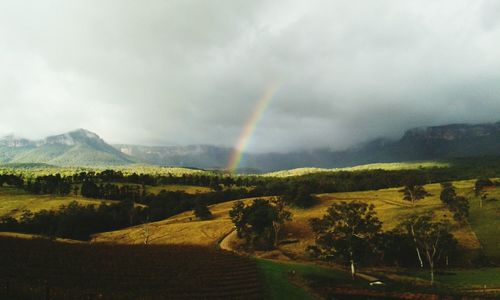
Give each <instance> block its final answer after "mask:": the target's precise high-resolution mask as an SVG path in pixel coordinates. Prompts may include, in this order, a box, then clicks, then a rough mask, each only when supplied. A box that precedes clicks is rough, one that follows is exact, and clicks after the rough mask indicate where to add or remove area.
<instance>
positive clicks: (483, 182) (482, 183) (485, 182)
mask: <svg viewBox="0 0 500 300" xmlns="http://www.w3.org/2000/svg"><path fill="white" fill-rule="evenodd" d="M493 185H494V184H493V182H492V181H491V180H490V179H489V178H479V179H478V180H476V183H475V184H474V192H475V193H476V196H480V195H481V192H482V191H483V189H484V188H485V187H488V186H493Z"/></svg>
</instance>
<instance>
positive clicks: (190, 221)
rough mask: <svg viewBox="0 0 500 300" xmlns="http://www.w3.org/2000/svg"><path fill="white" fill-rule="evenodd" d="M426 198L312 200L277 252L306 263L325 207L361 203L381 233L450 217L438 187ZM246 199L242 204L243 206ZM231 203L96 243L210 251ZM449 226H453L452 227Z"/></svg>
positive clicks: (468, 239) (226, 225)
mask: <svg viewBox="0 0 500 300" xmlns="http://www.w3.org/2000/svg"><path fill="white" fill-rule="evenodd" d="M455 186H456V187H457V191H458V193H459V194H467V195H470V193H471V192H472V186H473V181H460V182H456V183H455ZM425 187H426V189H427V190H428V191H429V192H430V193H431V194H432V196H430V197H427V198H426V199H424V200H422V201H420V202H418V203H417V205H416V207H412V206H411V205H410V204H409V203H408V202H407V201H404V200H402V197H401V193H399V192H398V190H399V189H398V188H391V189H384V190H378V191H365V192H349V193H332V194H321V195H318V196H319V199H320V202H319V204H317V205H316V206H314V207H312V208H310V209H291V211H292V213H293V221H292V222H290V223H288V224H287V225H286V226H285V228H284V232H283V234H284V237H285V238H286V239H289V240H297V242H296V243H290V244H286V245H282V246H281V251H282V252H283V253H285V254H286V255H288V256H290V257H295V258H303V259H306V258H307V256H306V253H305V249H306V247H307V246H308V245H312V244H313V243H314V235H313V232H312V231H311V229H310V228H309V225H308V220H309V219H310V218H313V217H321V216H322V215H323V214H324V213H325V211H326V209H327V207H329V206H330V205H331V204H333V203H335V202H338V201H354V200H359V201H365V202H368V203H371V204H374V205H375V209H376V211H377V214H378V216H379V218H380V219H381V220H382V221H383V222H384V229H392V228H393V227H394V226H396V225H397V224H398V223H399V222H401V221H403V220H404V219H405V218H406V217H407V216H408V215H410V214H411V213H414V212H415V211H416V212H424V211H433V212H434V213H435V215H436V216H441V217H442V216H444V215H446V216H447V217H446V218H449V217H450V213H449V211H448V210H447V209H446V208H445V207H444V206H443V205H442V203H441V201H440V200H439V193H440V189H441V188H440V185H439V184H429V185H426V186H425ZM251 200H252V199H246V200H245V201H246V202H249V201H251ZM232 205H233V202H227V203H221V204H217V205H213V206H211V207H210V210H211V211H212V213H213V219H211V220H208V221H198V220H196V218H195V217H194V216H193V214H192V212H186V213H182V214H179V215H177V216H174V217H171V218H169V219H167V220H164V221H160V222H155V223H151V224H148V225H146V226H136V227H132V228H127V229H123V230H118V231H114V232H107V233H101V234H96V235H95V236H94V241H96V242H112V243H126V244H141V243H143V242H144V237H145V232H146V231H147V232H148V235H149V242H150V243H152V244H181V245H186V244H194V245H204V246H213V245H216V244H217V243H218V242H219V241H220V240H221V239H223V238H224V237H225V236H226V235H227V234H229V233H230V232H232V230H233V224H232V223H231V220H230V219H229V215H228V213H229V210H230V209H231V207H232ZM452 222H454V221H452ZM454 234H455V236H456V237H457V238H458V240H459V244H460V246H461V247H462V248H463V249H464V255H466V256H470V255H477V253H478V251H479V249H480V242H479V240H478V239H477V237H476V235H475V234H474V232H472V231H471V230H470V229H467V228H461V229H460V230H457V231H455V232H454ZM234 237H235V234H231V235H230V236H229V240H225V242H224V244H225V245H226V246H225V247H226V248H231V247H233V246H234V245H233V244H234V243H235V242H236V240H235V239H234ZM266 255H276V257H278V258H280V257H281V258H283V255H282V254H280V253H276V252H274V253H267V254H266Z"/></svg>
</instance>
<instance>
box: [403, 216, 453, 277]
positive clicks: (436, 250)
mask: <svg viewBox="0 0 500 300" xmlns="http://www.w3.org/2000/svg"><path fill="white" fill-rule="evenodd" d="M401 227H402V228H404V230H405V231H406V234H407V235H409V236H411V237H412V238H413V240H414V242H415V247H416V249H417V255H418V256H419V260H420V262H421V263H422V258H421V256H420V253H423V254H424V257H425V259H426V262H427V264H428V266H429V271H430V279H431V284H434V269H435V265H436V263H437V262H438V261H439V260H440V259H441V258H443V256H444V255H445V254H448V253H450V252H452V251H453V250H455V248H456V245H457V241H456V239H455V238H454V237H453V235H452V234H451V233H450V228H451V224H450V223H449V222H436V221H433V214H432V213H427V214H423V215H418V216H412V217H410V218H409V219H408V220H406V221H405V222H403V223H402V224H401Z"/></svg>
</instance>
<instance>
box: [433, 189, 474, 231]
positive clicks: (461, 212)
mask: <svg viewBox="0 0 500 300" xmlns="http://www.w3.org/2000/svg"><path fill="white" fill-rule="evenodd" d="M441 187H442V190H441V195H440V197H439V198H440V199H441V202H443V204H444V205H446V206H447V207H448V209H449V210H450V211H451V212H452V213H453V218H454V219H455V220H456V221H457V222H465V220H467V218H468V217H469V201H468V200H467V199H466V198H465V197H463V196H457V193H456V191H455V187H454V186H453V184H451V183H449V182H446V183H442V184H441Z"/></svg>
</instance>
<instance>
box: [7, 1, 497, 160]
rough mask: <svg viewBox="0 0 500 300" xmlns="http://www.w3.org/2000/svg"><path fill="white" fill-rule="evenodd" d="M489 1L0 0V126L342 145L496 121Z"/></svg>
mask: <svg viewBox="0 0 500 300" xmlns="http://www.w3.org/2000/svg"><path fill="white" fill-rule="evenodd" d="M499 15H500V7H499V6H498V2H497V1H491V0H490V1H486V0H485V1H472V0H470V1H467V0H460V1H458V0H455V1H452V0H448V1H418V2H409V1H396V0H392V1H391V0H385V1H376V2H375V1H340V0H337V1H320V0H318V1H234V0H220V1H216V0H214V1H193V0H189V1H184V0H183V1H180V0H179V1H155V0H150V1H140V2H138V1H104V2H103V1H62V0H52V1H43V2H41V1H2V2H1V3H0V65H1V68H0V135H1V134H7V133H16V134H19V135H23V136H27V137H32V138H33V137H41V136H44V135H48V134H54V133H59V132H63V131H67V130H71V129H74V128H79V127H84V128H87V129H89V130H93V131H95V132H97V133H98V134H100V135H101V136H102V137H103V138H105V139H106V140H108V141H110V142H123V143H139V144H156V145H162V144H196V143H209V144H219V145H227V146H231V145H234V144H235V142H236V140H237V138H238V136H239V135H240V132H241V130H242V128H243V126H244V124H245V123H246V120H247V119H248V117H249V115H250V114H251V111H252V110H253V108H254V106H255V103H256V101H257V99H259V97H260V96H261V95H262V93H263V92H264V91H265V90H266V88H268V87H269V85H270V84H272V83H274V82H278V83H279V90H278V92H277V93H276V95H275V97H274V99H273V100H272V101H271V103H270V105H269V107H268V109H267V111H266V112H265V114H264V115H263V116H262V119H261V121H260V123H259V125H258V126H257V129H256V131H255V133H254V136H253V137H252V139H251V141H250V143H249V149H250V150H253V151H286V150H296V149H301V148H313V147H332V148H344V147H347V146H349V145H352V144H356V143H359V142H363V141H366V140H368V139H371V138H376V137H379V136H388V137H398V136H399V135H401V134H402V133H403V131H404V130H405V129H408V128H409V127H413V126H422V125H438V124H445V123H449V122H483V121H497V119H498V114H497V112H498V111H499V109H500V101H499V96H500V86H499V84H498V82H499V79H500V71H498V70H500V68H499V67H500V54H499V52H498V49H499V48H500V26H498V24H499V23H498V20H499V18H498V16H499Z"/></svg>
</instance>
